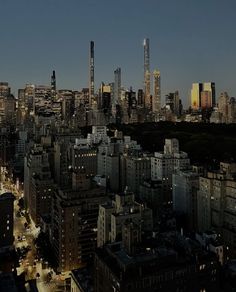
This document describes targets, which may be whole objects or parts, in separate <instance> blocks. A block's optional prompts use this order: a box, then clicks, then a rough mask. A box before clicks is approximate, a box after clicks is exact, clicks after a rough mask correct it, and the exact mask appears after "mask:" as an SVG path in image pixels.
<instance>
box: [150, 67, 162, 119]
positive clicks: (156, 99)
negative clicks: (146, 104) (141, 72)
mask: <svg viewBox="0 0 236 292" xmlns="http://www.w3.org/2000/svg"><path fill="white" fill-rule="evenodd" d="M153 79H154V94H153V98H152V111H153V112H154V113H159V112H160V110H161V74H160V71H157V70H155V71H154V72H153Z"/></svg>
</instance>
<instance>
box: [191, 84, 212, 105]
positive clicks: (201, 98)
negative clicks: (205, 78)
mask: <svg viewBox="0 0 236 292" xmlns="http://www.w3.org/2000/svg"><path fill="white" fill-rule="evenodd" d="M214 106H215V83H214V82H205V83H193V84H192V89H191V108H192V109H193V110H199V109H206V108H211V107H214Z"/></svg>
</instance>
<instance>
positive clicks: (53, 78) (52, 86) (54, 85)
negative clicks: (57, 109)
mask: <svg viewBox="0 0 236 292" xmlns="http://www.w3.org/2000/svg"><path fill="white" fill-rule="evenodd" d="M56 90H57V86H56V72H55V70H53V71H52V76H51V93H52V98H55V96H56Z"/></svg>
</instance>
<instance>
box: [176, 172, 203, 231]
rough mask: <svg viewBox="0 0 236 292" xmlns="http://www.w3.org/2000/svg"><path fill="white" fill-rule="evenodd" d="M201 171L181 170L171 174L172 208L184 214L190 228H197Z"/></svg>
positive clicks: (179, 213)
mask: <svg viewBox="0 0 236 292" xmlns="http://www.w3.org/2000/svg"><path fill="white" fill-rule="evenodd" d="M201 174H202V173H201V172H195V171H193V170H181V171H178V172H176V173H174V174H173V175H172V191H173V210H174V211H175V212H176V214H177V215H181V216H185V219H186V225H185V226H184V227H187V228H189V229H190V230H196V229H197V191H198V188H199V176H200V175H201Z"/></svg>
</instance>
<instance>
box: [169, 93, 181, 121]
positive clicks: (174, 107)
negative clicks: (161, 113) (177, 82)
mask: <svg viewBox="0 0 236 292" xmlns="http://www.w3.org/2000/svg"><path fill="white" fill-rule="evenodd" d="M180 105H181V103H180V98H179V92H178V90H176V91H175V92H171V93H169V94H167V95H166V106H167V107H168V109H169V110H170V111H171V112H172V113H173V114H175V115H176V116H179V114H180Z"/></svg>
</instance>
